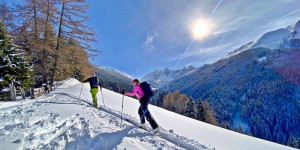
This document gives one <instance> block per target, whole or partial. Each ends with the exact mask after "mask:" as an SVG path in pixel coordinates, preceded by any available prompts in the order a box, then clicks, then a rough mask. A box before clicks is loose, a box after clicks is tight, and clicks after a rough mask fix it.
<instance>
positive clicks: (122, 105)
mask: <svg viewBox="0 0 300 150" xmlns="http://www.w3.org/2000/svg"><path fill="white" fill-rule="evenodd" d="M122 93H123V97H122V111H121V125H120V126H122V121H123V101H124V95H125V90H124V89H123V91H122Z"/></svg>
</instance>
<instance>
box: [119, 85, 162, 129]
mask: <svg viewBox="0 0 300 150" xmlns="http://www.w3.org/2000/svg"><path fill="white" fill-rule="evenodd" d="M132 84H133V86H134V88H133V91H132V92H131V93H123V94H125V95H127V96H136V97H137V98H138V99H139V101H140V104H141V105H140V107H139V111H138V113H139V115H140V119H141V125H139V126H140V127H143V128H145V117H146V119H147V121H148V122H149V123H150V125H151V127H152V129H153V133H156V132H157V131H158V125H157V123H156V121H155V120H154V119H153V117H152V115H151V114H150V112H149V109H148V104H149V103H150V99H151V97H147V96H144V92H143V90H142V88H141V87H140V85H139V84H140V81H139V80H138V79H134V80H133V81H132Z"/></svg>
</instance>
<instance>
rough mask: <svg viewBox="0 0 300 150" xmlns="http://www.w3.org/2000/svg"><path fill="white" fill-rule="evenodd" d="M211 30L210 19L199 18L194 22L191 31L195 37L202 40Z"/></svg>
mask: <svg viewBox="0 0 300 150" xmlns="http://www.w3.org/2000/svg"><path fill="white" fill-rule="evenodd" d="M210 31H211V24H210V23H209V22H208V21H205V20H202V19H198V20H195V21H194V22H193V23H192V26H191V32H192V36H193V38H195V39H196V40H202V39H204V38H205V37H207V36H208V35H209V33H210Z"/></svg>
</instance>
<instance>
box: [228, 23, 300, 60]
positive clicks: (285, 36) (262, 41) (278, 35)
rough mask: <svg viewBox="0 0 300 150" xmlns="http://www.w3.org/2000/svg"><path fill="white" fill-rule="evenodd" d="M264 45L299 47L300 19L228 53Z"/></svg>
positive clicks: (233, 53) (274, 47) (270, 47)
mask: <svg viewBox="0 0 300 150" xmlns="http://www.w3.org/2000/svg"><path fill="white" fill-rule="evenodd" d="M258 47H264V48H269V49H279V48H299V47H300V20H299V21H298V22H297V23H296V24H294V25H290V26H288V27H286V28H281V29H278V30H275V31H271V32H268V33H265V34H264V35H262V36H261V37H260V38H259V39H258V40H256V41H251V42H249V43H247V44H245V45H243V46H241V47H240V48H238V49H236V50H234V51H232V52H231V53H229V56H232V55H236V54H238V53H240V52H242V51H245V50H247V49H253V48H258Z"/></svg>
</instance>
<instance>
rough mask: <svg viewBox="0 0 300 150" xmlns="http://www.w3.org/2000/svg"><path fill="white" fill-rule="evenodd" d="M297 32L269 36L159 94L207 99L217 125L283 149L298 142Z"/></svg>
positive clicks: (299, 56)
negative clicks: (239, 127)
mask: <svg viewBox="0 0 300 150" xmlns="http://www.w3.org/2000/svg"><path fill="white" fill-rule="evenodd" d="M299 29H300V21H298V22H297V23H296V24H295V25H292V26H289V27H287V28H283V29H279V30H275V31H272V32H268V33H266V34H264V35H263V36H262V37H260V38H259V39H258V40H256V41H252V42H249V43H247V44H245V45H243V46H242V47H241V48H240V49H237V50H235V51H233V52H232V53H230V54H229V55H228V57H225V58H222V59H220V60H219V61H217V62H215V63H213V64H209V65H204V66H202V67H199V68H198V69H196V70H195V71H193V72H191V73H189V74H187V75H185V76H184V77H179V78H176V79H174V80H172V81H170V82H169V83H167V84H166V85H164V86H162V87H161V90H167V92H168V91H170V92H174V91H175V90H179V91H180V92H181V93H185V94H187V95H188V96H191V97H193V99H194V100H198V99H201V100H203V101H204V100H207V101H208V102H209V103H210V105H211V106H212V107H213V109H214V111H215V112H216V117H217V119H218V121H219V123H221V122H223V121H226V122H228V123H229V124H230V125H231V127H236V126H239V125H241V126H242V127H244V128H243V130H244V131H246V133H248V131H249V132H250V133H251V134H252V135H253V136H255V137H258V138H262V139H266V140H270V141H273V142H277V143H280V144H288V143H289V141H290V140H291V139H292V138H293V137H296V138H297V139H299V138H300V121H299V118H300V113H299V112H300V108H299V105H298V101H299V99H300V95H299V93H300V67H299V66H300V38H299V37H300V35H299V34H300V30H299ZM278 112H280V115H278ZM236 116H240V117H241V119H240V118H239V117H236ZM237 118H238V119H237ZM237 120H242V121H237ZM236 122H242V123H236ZM279 137H280V138H279Z"/></svg>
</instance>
